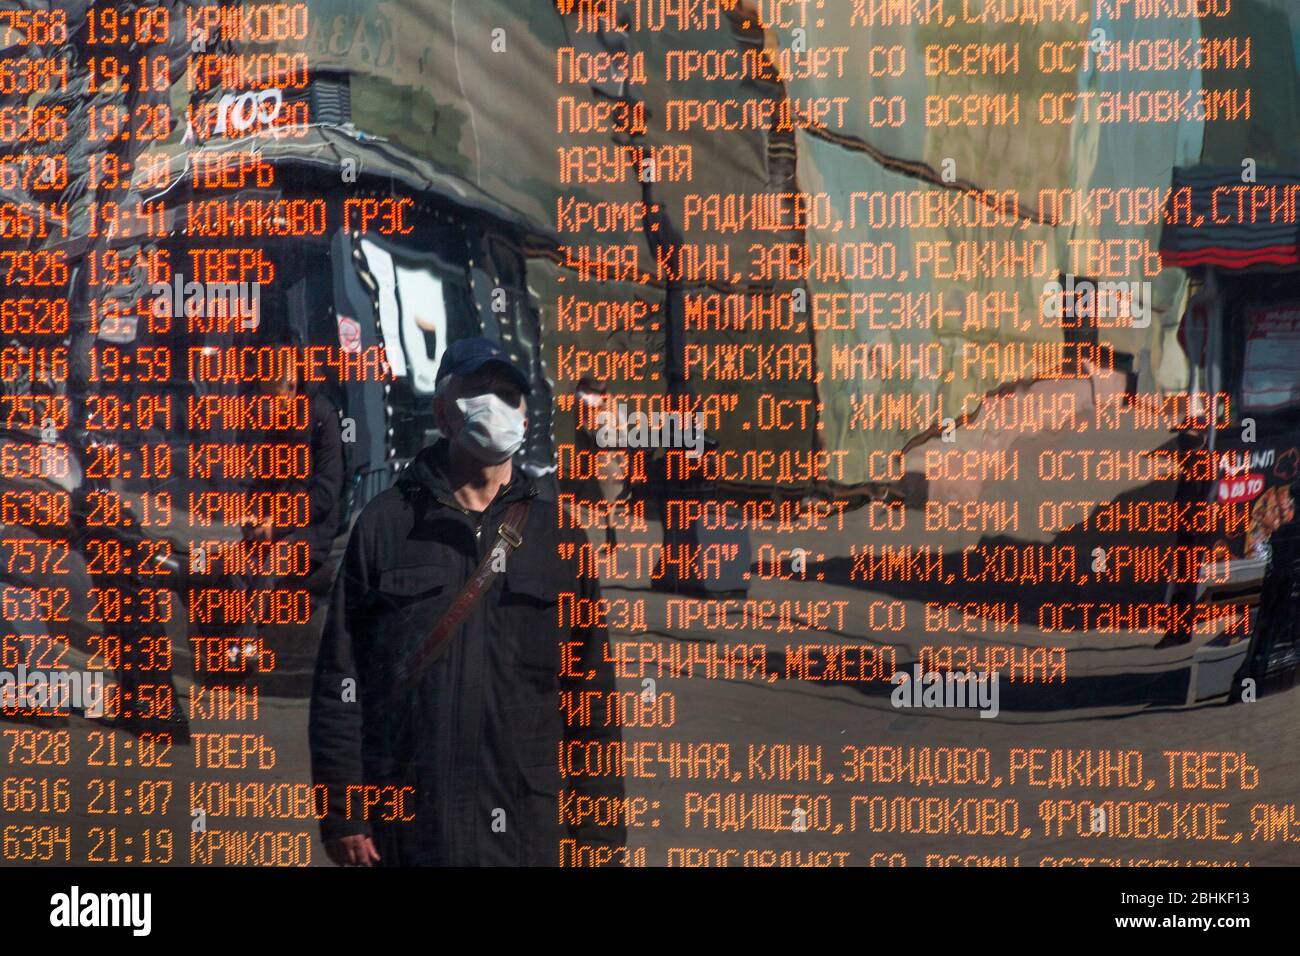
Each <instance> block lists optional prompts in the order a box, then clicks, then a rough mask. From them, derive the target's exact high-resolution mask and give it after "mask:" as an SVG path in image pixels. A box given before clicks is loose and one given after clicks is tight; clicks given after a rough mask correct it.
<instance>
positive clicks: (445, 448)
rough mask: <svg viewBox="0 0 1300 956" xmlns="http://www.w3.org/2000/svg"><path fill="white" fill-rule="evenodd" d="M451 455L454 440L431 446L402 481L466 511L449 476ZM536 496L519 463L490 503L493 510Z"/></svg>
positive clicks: (420, 454) (411, 487)
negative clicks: (454, 492)
mask: <svg viewBox="0 0 1300 956" xmlns="http://www.w3.org/2000/svg"><path fill="white" fill-rule="evenodd" d="M450 454H451V442H450V441H448V440H447V439H446V438H443V439H440V440H439V441H437V442H435V443H434V444H432V445H429V446H428V447H426V448H424V449H423V450H421V451H420V453H419V454H418V455H416V456H415V458H414V460H412V462H411V464H410V465H409V466H408V467H407V468H406V470H405V471H403V472H402V475H401V477H400V478H399V479H398V484H400V485H403V486H405V487H406V488H407V489H408V490H417V489H418V490H422V491H425V492H428V493H430V494H432V495H433V497H434V498H436V499H437V501H438V502H439V504H442V505H445V506H446V507H448V508H454V509H456V510H457V511H464V510H465V509H464V508H462V507H461V506H460V505H459V504H457V503H456V499H455V497H454V496H453V495H452V493H451V481H450V480H449V479H448V477H447V476H448V470H449V469H448V459H449V456H450ZM536 495H537V486H536V484H535V483H534V482H533V480H532V478H530V477H529V476H528V475H527V474H525V473H524V470H523V469H522V468H520V467H519V463H518V462H515V466H514V467H513V468H511V469H510V482H509V483H508V484H507V485H506V486H505V488H503V489H502V490H501V492H500V493H499V494H498V495H497V497H496V499H495V500H494V501H493V502H492V504H491V505H490V506H489V510H490V509H491V508H494V507H496V506H497V505H499V504H503V503H506V502H510V501H515V500H517V499H520V498H532V497H535V496H536Z"/></svg>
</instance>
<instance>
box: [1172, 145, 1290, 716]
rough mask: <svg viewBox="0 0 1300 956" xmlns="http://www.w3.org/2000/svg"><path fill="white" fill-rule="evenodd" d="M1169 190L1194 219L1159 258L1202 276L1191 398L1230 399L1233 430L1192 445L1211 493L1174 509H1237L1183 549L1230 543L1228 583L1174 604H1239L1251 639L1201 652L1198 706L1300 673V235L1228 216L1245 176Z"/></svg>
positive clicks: (1181, 182)
mask: <svg viewBox="0 0 1300 956" xmlns="http://www.w3.org/2000/svg"><path fill="white" fill-rule="evenodd" d="M1249 185H1250V186H1252V187H1258V189H1259V190H1260V195H1261V196H1273V197H1276V196H1278V195H1288V194H1289V195H1292V196H1294V195H1295V192H1294V191H1295V190H1298V189H1300V176H1292V175H1282V174H1276V173H1273V174H1270V173H1266V172H1264V171H1262V170H1261V171H1260V172H1259V173H1258V176H1257V177H1256V181H1255V182H1254V183H1251V184H1249ZM1173 186H1174V188H1175V189H1179V188H1190V189H1191V191H1192V197H1193V207H1192V208H1193V215H1192V217H1190V218H1191V221H1193V222H1195V221H1199V222H1200V225H1199V226H1195V227H1193V226H1189V225H1186V224H1178V225H1169V226H1166V228H1165V233H1164V236H1163V239H1162V242H1161V250H1160V252H1161V260H1162V262H1163V264H1164V265H1167V266H1169V265H1172V266H1179V267H1182V268H1185V269H1188V270H1189V271H1192V272H1193V273H1194V274H1196V273H1199V275H1200V277H1201V279H1202V288H1201V291H1200V292H1199V293H1198V294H1197V295H1195V296H1194V297H1193V298H1192V300H1191V302H1190V303H1189V305H1188V308H1187V311H1186V313H1185V315H1184V316H1183V324H1182V328H1181V330H1180V337H1181V339H1182V341H1183V345H1184V348H1185V349H1186V352H1187V357H1188V361H1189V364H1190V366H1191V380H1190V382H1189V385H1188V388H1189V390H1190V391H1192V392H1198V391H1199V392H1208V393H1215V392H1222V393H1226V394H1227V396H1228V402H1229V408H1230V411H1229V420H1230V422H1231V425H1230V426H1228V427H1221V428H1218V429H1208V430H1206V431H1204V432H1201V433H1199V434H1195V435H1192V434H1189V435H1187V436H1186V442H1187V445H1188V446H1190V447H1201V448H1205V449H1207V450H1208V451H1209V452H1210V453H1211V455H1212V457H1213V460H1214V462H1215V473H1214V476H1213V480H1211V481H1208V482H1205V481H1202V482H1195V483H1194V482H1191V481H1185V482H1184V483H1183V486H1182V487H1181V488H1180V491H1179V498H1180V500H1192V499H1196V498H1199V499H1201V500H1209V501H1212V502H1217V503H1219V504H1222V505H1225V506H1235V507H1237V508H1238V510H1239V513H1240V510H1241V509H1242V506H1244V507H1245V521H1244V522H1242V523H1240V524H1237V525H1235V526H1233V527H1231V528H1226V529H1221V530H1219V531H1216V532H1214V533H1211V534H1207V535H1202V536H1198V537H1197V538H1196V539H1195V540H1191V539H1188V540H1187V543H1189V544H1200V545H1210V546H1214V545H1222V546H1226V548H1227V549H1228V552H1229V553H1230V555H1231V560H1230V562H1229V567H1228V573H1227V575H1226V580H1223V579H1220V580H1217V581H1216V582H1215V583H1213V584H1200V585H1195V586H1194V593H1188V592H1187V591H1184V592H1182V593H1179V591H1178V589H1176V588H1171V589H1170V595H1169V597H1170V599H1171V600H1195V601H1200V602H1211V603H1215V604H1224V605H1228V604H1231V605H1245V606H1246V607H1248V608H1249V614H1250V621H1249V628H1248V633H1245V634H1243V633H1224V634H1221V635H1219V636H1218V637H1216V638H1214V639H1213V640H1211V641H1209V642H1208V643H1207V644H1205V645H1203V646H1201V647H1199V648H1198V649H1197V651H1196V652H1195V656H1194V663H1193V672H1192V680H1191V689H1190V691H1189V702H1190V703H1194V702H1195V701H1197V700H1206V699H1210V698H1214V697H1220V696H1223V695H1225V694H1227V695H1229V699H1237V698H1238V697H1239V692H1238V691H1239V681H1240V679H1242V678H1245V677H1250V678H1252V679H1254V680H1255V681H1256V683H1257V684H1264V683H1266V682H1267V683H1268V684H1277V683H1279V682H1291V681H1293V680H1294V679H1295V674H1296V670H1297V665H1298V664H1300V644H1298V643H1297V638H1298V637H1300V633H1297V631H1298V629H1297V627H1296V624H1295V618H1296V616H1297V614H1300V600H1298V599H1300V594H1298V593H1297V588H1298V587H1300V580H1297V577H1296V564H1297V555H1296V550H1297V544H1296V536H1297V533H1298V531H1300V529H1298V527H1297V523H1296V521H1295V503H1294V495H1295V492H1296V482H1297V479H1298V478H1300V248H1298V244H1297V240H1298V238H1300V236H1298V235H1297V224H1296V222H1295V217H1294V216H1290V217H1287V216H1285V215H1282V214H1280V210H1281V209H1284V208H1285V207H1278V208H1277V209H1275V210H1274V211H1273V212H1272V213H1266V212H1262V211H1256V212H1252V213H1251V214H1250V217H1249V218H1250V221H1249V222H1248V223H1246V224H1241V223H1239V222H1237V221H1236V218H1237V217H1235V216H1229V215H1225V214H1224V213H1223V210H1224V208H1225V206H1224V204H1225V201H1226V200H1225V197H1228V198H1231V199H1232V201H1231V206H1230V208H1231V209H1232V210H1233V211H1234V212H1235V211H1237V210H1239V209H1241V208H1243V207H1240V206H1238V204H1237V202H1236V200H1235V198H1232V197H1235V196H1236V195H1237V192H1238V191H1240V190H1241V188H1242V187H1243V183H1242V179H1241V170H1240V169H1236V168H1232V169H1216V168H1206V167H1198V168H1195V169H1185V170H1175V173H1174V181H1173ZM1293 202H1294V200H1293ZM1216 210H1217V214H1216ZM1199 215H1203V216H1204V218H1203V219H1201V220H1197V218H1196V217H1197V216H1199ZM1288 219H1289V221H1288ZM1228 220H1231V221H1228ZM1190 590H1191V589H1189V591H1190ZM1171 637H1175V636H1173V635H1171Z"/></svg>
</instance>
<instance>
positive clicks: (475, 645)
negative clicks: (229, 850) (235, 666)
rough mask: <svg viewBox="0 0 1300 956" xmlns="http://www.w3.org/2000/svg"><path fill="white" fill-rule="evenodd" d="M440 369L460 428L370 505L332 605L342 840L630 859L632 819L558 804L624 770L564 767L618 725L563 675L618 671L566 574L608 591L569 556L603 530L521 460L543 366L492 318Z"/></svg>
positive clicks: (616, 792)
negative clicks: (570, 753)
mask: <svg viewBox="0 0 1300 956" xmlns="http://www.w3.org/2000/svg"><path fill="white" fill-rule="evenodd" d="M437 382H438V384H437V391H436V394H435V396H434V406H433V411H434V418H435V421H436V423H437V425H438V428H439V430H440V431H441V432H442V434H443V435H444V436H445V437H444V438H443V439H442V440H441V441H439V442H438V443H436V444H434V445H432V446H431V447H429V448H426V449H425V450H424V451H422V452H421V453H420V454H419V455H418V456H417V457H416V458H415V460H414V461H413V462H412V463H411V466H410V467H409V468H407V469H406V470H405V471H404V472H403V473H402V477H401V478H400V479H399V480H398V481H397V483H396V484H395V485H394V487H392V488H390V489H389V490H387V491H385V492H384V493H382V494H380V495H379V496H377V497H376V498H375V499H374V500H373V501H372V502H371V503H370V504H369V505H367V506H366V508H365V510H364V511H363V512H362V513H361V516H360V517H359V518H358V519H357V522H356V526H355V527H354V528H353V531H352V536H351V538H350V540H349V542H348V547H347V553H346V555H345V557H344V559H343V566H342V569H341V570H340V573H339V577H338V583H337V585H336V588H335V592H334V596H333V600H332V604H331V607H330V613H329V616H328V619H327V622H326V625H325V632H324V637H323V641H322V646H321V652H320V657H319V660H318V663H317V669H316V679H315V687H314V690H313V696H312V711H311V728H310V730H311V751H312V770H313V776H314V779H315V782H316V784H317V785H319V786H321V787H323V788H324V792H325V793H326V794H327V796H328V809H327V812H326V816H325V818H324V819H323V820H322V822H321V831H322V838H323V839H324V841H325V846H326V850H327V852H328V853H329V855H330V857H331V859H333V860H334V861H335V862H336V863H339V864H340V865H354V866H356V865H359V866H371V865H385V866H548V865H549V866H554V865H557V864H559V863H560V862H561V861H563V862H566V863H572V862H574V861H575V860H580V861H582V862H586V863H605V862H617V857H618V856H619V852H618V848H619V847H620V846H621V845H622V843H623V842H624V839H625V828H624V827H623V826H622V825H621V824H614V825H609V826H603V827H602V826H595V825H592V823H591V821H590V820H589V819H586V820H579V819H576V818H570V819H561V816H562V815H561V813H560V812H559V808H560V806H561V805H563V804H564V803H565V802H566V800H562V799H561V791H565V792H566V794H573V795H581V796H589V797H609V798H621V797H622V795H623V784H622V777H621V775H618V774H615V775H612V776H587V775H584V776H578V777H571V778H562V777H561V775H560V766H561V763H562V757H563V754H564V753H565V752H566V751H567V750H568V749H569V748H567V747H565V746H564V745H565V744H566V743H571V742H572V741H574V740H575V739H582V740H585V741H587V742H589V743H590V744H592V745H594V747H596V748H597V749H598V750H599V752H601V753H605V754H610V753H612V752H614V751H616V750H617V743H618V741H619V732H618V729H617V727H605V726H583V725H581V724H579V723H578V722H577V721H575V720H573V719H572V718H573V716H574V715H572V714H570V713H568V712H567V711H566V712H565V713H562V712H561V710H560V700H561V697H560V695H561V693H562V692H564V691H584V692H585V691H597V692H601V693H605V694H609V693H612V692H613V691H614V690H615V684H614V675H613V670H612V666H611V664H610V660H609V654H608V649H607V643H608V638H607V634H606V632H605V629H604V628H603V627H580V626H573V625H571V624H570V622H568V621H567V620H566V621H560V614H561V613H565V614H566V615H567V613H568V611H567V607H566V605H567V603H568V602H567V601H566V602H565V605H561V604H560V603H559V600H560V595H561V594H562V593H571V594H573V595H574V596H575V597H577V598H579V599H587V600H589V601H595V600H599V596H600V594H599V586H598V584H597V582H596V581H594V580H592V579H575V577H574V561H573V560H571V559H567V558H566V560H561V554H562V553H563V551H562V549H564V547H565V546H566V545H569V546H572V549H571V550H569V551H568V552H567V553H568V554H570V555H576V549H577V547H578V546H579V545H581V544H584V543H585V542H586V538H585V536H584V535H583V533H582V531H581V530H577V529H571V528H566V529H561V528H560V527H559V522H558V521H557V512H556V503H555V501H554V500H549V499H547V498H546V497H545V496H544V495H542V494H540V493H539V492H538V490H537V488H536V486H535V485H534V484H533V482H532V481H531V479H530V478H529V477H528V476H527V475H526V474H524V472H523V470H522V469H520V468H517V467H516V466H515V464H514V462H513V461H512V456H513V455H514V454H515V453H516V452H517V451H518V450H519V448H520V447H521V446H522V444H523V441H524V436H525V434H526V431H527V425H528V422H527V419H526V417H525V405H524V396H525V395H526V394H527V393H528V392H529V383H528V379H527V377H526V376H525V375H524V373H523V372H522V371H521V370H520V369H519V368H518V366H516V365H515V364H514V363H513V362H512V361H511V360H510V358H509V357H508V356H507V355H506V353H505V352H504V351H502V350H501V348H500V347H499V346H498V345H496V344H495V343H493V342H490V341H488V340H487V339H483V338H474V339H465V340H461V341H458V342H455V343H453V344H451V345H450V346H449V347H448V348H447V351H446V353H445V354H444V356H443V359H442V363H441V365H440V366H439V369H438V377H437ZM586 606H588V607H592V606H594V604H589V605H586ZM575 696H576V695H575ZM595 710H600V711H601V714H600V715H597V714H596V713H595ZM587 723H589V724H592V725H603V724H604V723H605V721H604V719H603V707H601V708H595V709H593V715H592V719H591V720H590V721H588V722H587ZM571 724H572V725H571ZM584 752H585V750H584ZM580 763H581V762H580ZM575 802H576V801H574V800H572V799H568V800H567V803H568V804H569V805H573V804H574V803H575ZM583 802H584V803H585V801H583Z"/></svg>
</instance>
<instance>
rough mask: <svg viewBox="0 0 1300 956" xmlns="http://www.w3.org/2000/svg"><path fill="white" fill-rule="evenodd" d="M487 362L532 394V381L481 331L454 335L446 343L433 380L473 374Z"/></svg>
mask: <svg viewBox="0 0 1300 956" xmlns="http://www.w3.org/2000/svg"><path fill="white" fill-rule="evenodd" d="M486 365H499V366H500V367H501V368H502V369H503V370H504V371H505V372H506V373H507V374H508V375H509V376H510V378H511V379H513V380H514V383H515V384H516V385H518V386H519V390H520V391H521V392H523V393H524V394H525V395H530V394H532V391H533V387H532V384H531V383H530V382H529V381H528V376H527V375H525V374H524V371H523V369H521V368H520V367H519V366H518V365H516V364H515V362H514V360H513V359H512V358H511V357H510V356H509V355H507V354H506V351H505V350H504V349H503V348H501V346H500V345H498V344H497V343H496V342H493V341H492V340H491V339H486V338H484V337H483V336H481V335H476V336H474V337H473V338H468V339H457V340H456V341H455V342H452V343H451V344H450V345H448V346H447V350H446V351H445V352H443V353H442V362H441V363H439V365H438V377H437V379H436V380H435V381H437V382H441V381H442V380H443V379H444V378H446V377H447V376H448V375H459V376H461V377H462V378H463V377H465V376H467V375H473V374H474V373H475V372H477V371H478V370H479V369H481V368H483V367H484V366H486Z"/></svg>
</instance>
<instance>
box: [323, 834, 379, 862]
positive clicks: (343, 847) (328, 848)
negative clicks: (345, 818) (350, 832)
mask: <svg viewBox="0 0 1300 956" xmlns="http://www.w3.org/2000/svg"><path fill="white" fill-rule="evenodd" d="M325 852H326V854H328V855H329V858H330V859H331V860H333V861H334V862H335V863H336V864H338V865H339V866H374V865H375V864H376V863H378V862H379V851H378V850H376V849H375V841H374V840H372V839H370V837H368V836H366V835H365V834H364V833H358V834H356V835H354V836H345V837H338V838H337V839H334V840H326V841H325Z"/></svg>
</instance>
